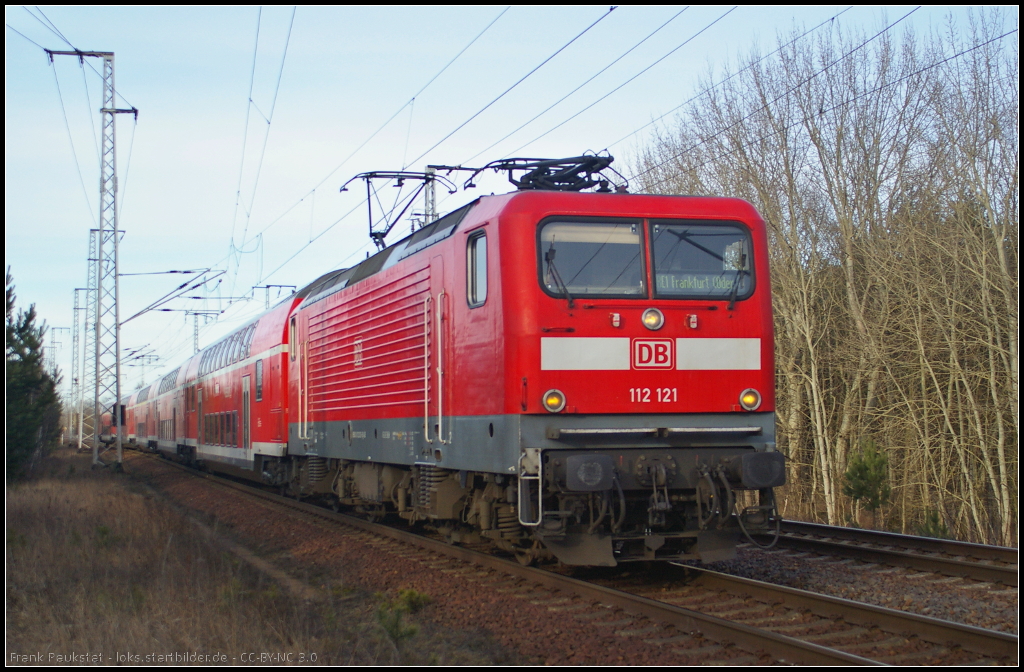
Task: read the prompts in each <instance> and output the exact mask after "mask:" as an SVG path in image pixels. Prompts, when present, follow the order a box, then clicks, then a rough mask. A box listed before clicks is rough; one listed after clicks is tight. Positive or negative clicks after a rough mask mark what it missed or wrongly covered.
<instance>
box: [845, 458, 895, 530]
mask: <svg viewBox="0 0 1024 672" xmlns="http://www.w3.org/2000/svg"><path fill="white" fill-rule="evenodd" d="M891 492H892V491H891V488H890V487H889V460H888V459H887V458H886V457H885V454H884V453H882V452H881V451H879V450H878V448H877V446H875V442H874V441H872V440H871V439H868V440H867V441H865V442H864V444H863V446H862V447H861V452H860V454H859V455H855V456H854V457H853V458H852V459H851V460H850V465H849V468H847V470H846V474H845V475H844V476H843V494H844V495H846V496H847V497H851V498H853V500H854V501H857V502H862V503H863V504H864V506H865V508H867V509H868V511H870V512H871V523H872V527H874V526H875V524H876V521H875V518H876V515H877V511H878V509H879V508H881V507H882V506H883V505H885V504H888V503H889V495H890V493H891Z"/></svg>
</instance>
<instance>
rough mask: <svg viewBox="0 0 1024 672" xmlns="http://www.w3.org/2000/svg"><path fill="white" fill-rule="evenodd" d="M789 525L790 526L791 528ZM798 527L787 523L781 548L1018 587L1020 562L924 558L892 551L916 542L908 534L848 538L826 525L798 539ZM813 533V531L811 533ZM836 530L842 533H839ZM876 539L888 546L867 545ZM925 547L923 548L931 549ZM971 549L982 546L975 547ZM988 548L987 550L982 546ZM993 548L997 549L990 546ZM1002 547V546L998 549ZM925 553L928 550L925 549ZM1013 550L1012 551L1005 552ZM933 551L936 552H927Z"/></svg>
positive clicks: (906, 551)
mask: <svg viewBox="0 0 1024 672" xmlns="http://www.w3.org/2000/svg"><path fill="white" fill-rule="evenodd" d="M787 525H789V527H788V528H787ZM800 525H801V526H806V525H808V524H807V523H801V524H800ZM794 527H795V526H793V525H792V524H790V523H783V534H782V536H781V537H780V538H779V548H789V549H793V550H798V551H808V552H811V553H819V554H824V555H833V556H837V557H842V558H851V559H854V560H863V561H865V562H875V563H879V564H884V565H894V566H898V567H906V568H908V569H914V570H919V571H924V572H934V573H937V574H944V575H948V576H960V577H964V578H968V579H974V580H977V581H989V582H993V583H1001V584H1005V585H1007V586H1014V587H1015V586H1017V585H1018V576H1017V573H1018V572H1017V565H1016V562H1014V564H1012V565H993V564H988V563H987V562H977V561H972V560H963V559H961V558H959V557H956V558H948V557H941V556H936V555H924V554H922V553H921V552H915V551H914V549H912V548H910V549H908V548H903V549H898V548H891V547H892V546H893V545H897V544H900V543H903V544H904V545H909V544H913V543H914V541H915V538H914V537H909V539H910V541H907V539H908V537H907V536H905V535H894V534H892V533H877V534H879V535H881V534H887V536H876V537H869V536H859V535H854V534H850V535H849V536H847V537H846V538H843V537H842V536H841V535H843V534H845V532H842V530H844V529H846V528H834V527H829V526H824V525H817V526H815V528H823V529H821V531H819V530H818V529H814V528H808V527H800V528H798V529H800V532H799V534H811V535H814V536H807V537H804V536H797V534H796V533H795V530H794ZM810 530H813V531H810ZM836 530H839V531H838V532H837V531H836ZM856 532H858V533H859V532H865V530H856ZM817 535H822V536H825V537H830V538H831V539H821V538H818V537H817ZM867 539H872V543H874V544H884V546H886V547H877V546H867V545H863V544H864V543H865V540H867ZM934 541H939V540H931V539H929V540H927V542H934ZM927 545H928V544H927V543H926V544H923V545H922V546H927ZM971 546H978V545H977V544H972V545H971ZM982 548H986V547H982ZM987 548H990V549H991V548H993V547H987ZM995 548H999V547H995ZM921 550H924V549H921ZM1004 550H1012V549H1004ZM925 552H932V551H925ZM967 552H968V551H966V550H964V551H963V552H962V553H960V555H961V556H962V555H964V554H966V553H967Z"/></svg>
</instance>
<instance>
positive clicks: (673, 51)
mask: <svg viewBox="0 0 1024 672" xmlns="http://www.w3.org/2000/svg"><path fill="white" fill-rule="evenodd" d="M737 7H738V5H734V6H733V7H732V8H730V9H728V10H726V12H725V13H724V14H722V15H721V16H719V17H718V18H717V19H715V20H714V21H712V22H711V23H709V24H708V25H706V26H704V27H703V28H701V29H700V30H699V31H697V32H696V33H694V34H693V35H692V36H690V37H689V38H687V39H686V40H685V41H683V42H682V44H680V45H679V46H677V47H676V48H674V49H672V51H670V52H668V53H667V54H665V55H664V56H662V57H661V58H659V59H658V60H656V61H655V62H654V63H651V64H650V65H648V66H647V67H646V68H644V69H643V70H641V71H640V72H638V73H636V74H635V75H633V76H632V77H630V78H629V79H627V80H626V81H624V82H623V83H622V84H619V85H618V86H617V87H615V88H614V89H612V90H611V91H609V92H608V93H606V94H604V95H603V96H601V97H600V98H598V99H597V100H595V101H594V102H592V103H591V104H590V105H587V106H586V107H584V108H583V109H582V110H580V111H579V112H577V113H576V114H574V115H572V116H571V117H569V118H568V119H566V120H565V121H563V122H561V123H559V124H557V125H556V126H554V127H552V128H551V129H549V130H547V131H545V132H543V133H541V134H540V135H538V136H537V137H536V138H534V139H533V140H530V141H529V142H527V143H526V144H525V145H522V146H520V147H519V148H518V149H515V150H513V151H512V152H510V153H509V154H506V155H505V158H507V157H509V156H512V155H513V154H518V153H519V152H520V151H522V150H523V149H524V148H526V147H529V146H530V145H532V144H533V143H535V142H537V141H538V140H540V139H541V138H543V137H544V136H546V135H548V134H550V133H553V132H554V131H556V130H557V129H559V128H561V127H562V126H565V125H566V124H568V123H569V122H570V121H572V120H573V119H575V118H576V117H578V116H580V115H581V114H583V113H584V112H586V111H587V110H589V109H590V108H592V107H594V106H595V105H597V104H598V103H600V102H601V101H603V100H605V99H606V98H608V96H610V95H612V94H613V93H615V92H616V91H619V90H620V89H622V87H624V86H626V85H627V84H629V83H630V82H632V81H633V80H635V79H636V78H637V77H639V76H640V75H642V74H644V73H645V72H647V71H648V70H650V69H651V68H653V67H654V66H656V65H658V64H659V63H661V62H662V61H664V60H665V59H666V58H668V57H669V56H671V55H672V54H674V53H675V52H677V51H679V50H680V49H682V48H683V47H685V46H686V45H687V44H689V43H690V42H691V41H693V40H694V39H696V38H697V37H698V36H699V35H701V34H702V33H704V31H706V30H708V29H709V28H711V27H712V26H714V25H715V24H716V23H718V22H719V21H721V20H722V19H724V18H725V17H726V16H728V15H729V14H730V13H732V12H733V11H734V10H735V9H736V8H737Z"/></svg>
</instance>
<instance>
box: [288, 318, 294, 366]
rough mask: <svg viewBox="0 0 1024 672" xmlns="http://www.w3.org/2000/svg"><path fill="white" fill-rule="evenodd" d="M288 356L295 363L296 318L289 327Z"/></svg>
mask: <svg viewBox="0 0 1024 672" xmlns="http://www.w3.org/2000/svg"><path fill="white" fill-rule="evenodd" d="M288 354H289V355H290V356H291V358H292V361H293V362H294V361H295V318H294V317H293V318H292V320H291V322H290V323H289V326H288Z"/></svg>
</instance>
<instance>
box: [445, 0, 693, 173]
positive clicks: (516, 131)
mask: <svg viewBox="0 0 1024 672" xmlns="http://www.w3.org/2000/svg"><path fill="white" fill-rule="evenodd" d="M689 8H690V6H689V5H687V6H686V7H683V8H682V9H681V10H679V11H678V12H676V13H675V14H674V15H673V16H672V17H671V18H670V19H669V20H668V21H666V22H665V23H663V24H661V25H660V26H658V27H657V28H655V29H654V32H652V33H650V34H649V35H648V36H647V37H645V38H644V39H642V40H640V41H639V42H637V43H636V44H634V45H633V46H632V47H630V48H629V49H627V50H626V51H625V52H623V53H622V55H620V56H619V57H618V58H616V59H615V60H614V61H612V62H611V63H609V64H608V65H606V66H604V67H603V68H601V69H600V70H598V71H597V72H596V73H594V74H593V75H591V76H590V78H589V79H587V80H586V81H585V82H583V83H582V84H580V85H579V86H577V87H576V88H575V89H573V90H572V91H570V92H569V93H567V94H565V95H564V96H562V97H561V98H559V99H558V100H556V101H555V102H554V103H552V104H551V105H549V106H548V107H547V108H545V109H544V110H543V111H541V112H539V113H538V114H536V115H535V116H534V117H533V118H532V119H530V120H529V121H527V122H526V123H524V124H523V125H522V126H520V127H519V128H517V129H515V130H514V131H512V132H510V133H509V134H508V135H506V136H505V137H503V138H502V139H501V140H498V141H497V142H495V143H493V144H492V145H491V146H490V147H487V148H486V149H483V150H481V151H479V152H477V153H476V154H474V155H473V156H471V157H469V158H468V159H466V160H465V161H463V162H462V164H461V165H467V164H469V163H470V162H471V161H472V160H473V159H475V158H477V157H478V156H480V155H481V154H484V153H486V152H488V151H490V150H492V149H494V148H495V147H496V146H497V145H500V144H501V143H503V142H505V141H506V140H508V139H509V138H511V137H512V136H513V135H515V134H516V133H518V132H519V131H521V130H523V129H524V128H526V127H527V126H529V125H530V124H532V123H533V122H535V121H537V119H539V118H540V117H542V116H543V115H545V114H547V113H548V112H550V111H551V110H552V109H553V108H554V107H555V106H557V105H558V104H559V103H561V102H562V101H564V100H565V99H566V98H568V97H569V96H571V95H572V94H574V93H576V92H577V91H579V90H580V89H582V88H583V87H584V86H586V85H587V84H589V83H590V82H592V81H594V80H595V79H597V77H599V76H600V75H601V74H603V73H604V72H605V71H607V70H608V68H610V67H612V66H613V65H615V64H616V63H618V62H619V61H621V60H622V59H623V58H625V57H626V56H628V55H629V54H630V53H632V52H633V51H634V50H635V49H637V48H638V47H639V46H640V45H642V44H643V43H644V42H646V41H647V40H649V39H651V38H652V37H654V36H655V35H656V34H657V33H658V32H660V31H661V29H662V28H664V27H665V26H667V25H668V24H670V23H672V22H673V21H675V20H676V19H677V18H679V16H680V15H681V14H682V13H683V12H685V11H686V10H688V9H689Z"/></svg>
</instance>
